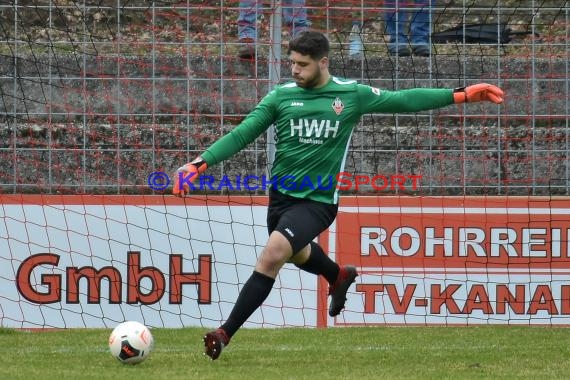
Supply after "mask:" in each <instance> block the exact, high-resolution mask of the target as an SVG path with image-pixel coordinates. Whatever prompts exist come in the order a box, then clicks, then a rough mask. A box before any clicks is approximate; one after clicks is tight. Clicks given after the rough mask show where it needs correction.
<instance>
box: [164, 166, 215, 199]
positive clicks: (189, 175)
mask: <svg viewBox="0 0 570 380" xmlns="http://www.w3.org/2000/svg"><path fill="white" fill-rule="evenodd" d="M206 169H208V164H207V163H206V161H204V159H203V158H202V157H198V158H196V159H195V160H193V161H192V162H189V163H187V164H185V165H183V166H181V167H179V168H178V170H176V175H175V177H174V187H173V188H172V194H174V195H175V196H177V197H183V196H185V195H186V194H188V193H190V186H189V183H192V182H194V181H195V180H196V179H197V178H198V177H199V176H200V174H202V173H204V172H205V171H206Z"/></svg>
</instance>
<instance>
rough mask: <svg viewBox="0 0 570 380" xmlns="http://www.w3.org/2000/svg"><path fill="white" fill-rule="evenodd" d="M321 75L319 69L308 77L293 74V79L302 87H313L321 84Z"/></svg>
mask: <svg viewBox="0 0 570 380" xmlns="http://www.w3.org/2000/svg"><path fill="white" fill-rule="evenodd" d="M321 76H322V75H321V72H320V71H318V70H317V71H316V72H315V73H314V74H313V75H311V76H308V77H306V78H301V77H297V76H293V79H294V80H295V83H297V86H299V87H301V88H313V87H315V86H317V85H318V84H319V82H320V80H321Z"/></svg>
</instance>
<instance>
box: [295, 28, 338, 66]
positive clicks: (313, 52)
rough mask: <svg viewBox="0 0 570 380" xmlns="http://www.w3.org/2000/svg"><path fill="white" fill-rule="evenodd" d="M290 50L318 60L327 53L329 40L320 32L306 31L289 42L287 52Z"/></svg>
mask: <svg viewBox="0 0 570 380" xmlns="http://www.w3.org/2000/svg"><path fill="white" fill-rule="evenodd" d="M292 51H295V52H297V53H300V54H302V55H308V56H310V57H311V58H312V59H315V60H318V59H321V58H323V57H326V56H328V55H329V40H328V38H327V37H326V36H325V35H324V34H323V33H321V32H316V31H308V32H305V33H303V34H301V35H300V36H298V37H297V38H295V39H293V40H292V41H290V42H289V49H288V51H287V54H291V52H292Z"/></svg>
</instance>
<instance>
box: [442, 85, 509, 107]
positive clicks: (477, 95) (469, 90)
mask: <svg viewBox="0 0 570 380" xmlns="http://www.w3.org/2000/svg"><path fill="white" fill-rule="evenodd" d="M503 96H504V93H503V90H501V89H500V88H499V87H497V86H494V85H492V84H488V83H478V84H474V85H471V86H467V87H459V88H456V89H454V90H453V102H454V103H466V102H468V103H471V102H482V101H489V102H493V103H495V104H500V103H502V102H503Z"/></svg>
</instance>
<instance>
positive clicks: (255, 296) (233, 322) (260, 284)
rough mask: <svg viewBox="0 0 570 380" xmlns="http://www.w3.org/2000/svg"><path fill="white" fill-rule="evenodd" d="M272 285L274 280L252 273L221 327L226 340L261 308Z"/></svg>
mask: <svg viewBox="0 0 570 380" xmlns="http://www.w3.org/2000/svg"><path fill="white" fill-rule="evenodd" d="M274 283H275V279H273V278H271V277H269V276H266V275H264V274H261V273H259V272H256V271H253V274H252V275H251V276H250V277H249V279H248V280H247V281H246V282H245V284H244V285H243V288H242V289H241V291H240V293H239V296H238V298H237V300H236V303H235V305H234V308H233V309H232V312H231V313H230V316H229V318H228V320H227V321H226V323H224V324H223V325H222V326H221V328H222V329H224V331H225V332H226V334H228V338H231V337H232V336H233V335H234V334H235V333H236V331H238V329H239V328H240V327H241V326H242V325H243V324H244V323H245V321H247V319H248V318H249V317H250V316H251V315H252V314H253V312H254V311H255V310H256V309H257V308H258V307H260V306H261V304H262V303H263V301H265V299H266V298H267V296H268V295H269V293H270V292H271V288H273V284H274Z"/></svg>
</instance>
